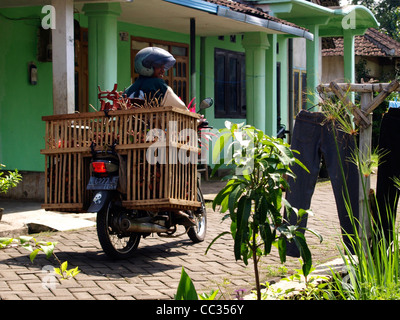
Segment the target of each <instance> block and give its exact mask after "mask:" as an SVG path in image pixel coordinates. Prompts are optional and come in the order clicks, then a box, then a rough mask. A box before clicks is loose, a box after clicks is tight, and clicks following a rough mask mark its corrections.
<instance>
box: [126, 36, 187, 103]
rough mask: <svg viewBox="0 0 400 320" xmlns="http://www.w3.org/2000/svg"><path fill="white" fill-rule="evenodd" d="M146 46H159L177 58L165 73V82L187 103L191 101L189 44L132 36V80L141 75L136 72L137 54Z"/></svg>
mask: <svg viewBox="0 0 400 320" xmlns="http://www.w3.org/2000/svg"><path fill="white" fill-rule="evenodd" d="M146 47H159V48H162V49H165V50H167V51H168V52H170V53H171V54H172V55H173V56H174V58H175V59H176V63H175V65H174V66H173V68H171V69H170V70H168V71H167V72H166V73H165V76H164V80H165V82H166V83H167V84H168V85H169V86H170V87H171V88H172V89H173V90H174V92H175V93H176V94H177V95H178V97H180V98H181V99H182V101H183V102H185V104H186V105H187V104H188V103H189V101H188V100H189V49H188V45H186V44H183V43H175V42H168V41H161V40H153V39H145V38H139V37H131V81H132V83H133V82H134V81H135V80H136V79H137V77H138V76H139V75H138V74H137V73H136V72H135V63H134V61H135V56H136V54H137V53H138V52H139V50H141V49H143V48H146Z"/></svg>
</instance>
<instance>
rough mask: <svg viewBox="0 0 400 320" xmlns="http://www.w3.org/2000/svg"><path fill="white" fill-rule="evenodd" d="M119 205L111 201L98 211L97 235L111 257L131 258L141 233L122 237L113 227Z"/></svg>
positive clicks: (104, 249)
mask: <svg viewBox="0 0 400 320" xmlns="http://www.w3.org/2000/svg"><path fill="white" fill-rule="evenodd" d="M117 214H119V213H118V210H117V207H116V206H114V205H113V202H112V201H110V202H109V203H108V205H107V206H105V207H103V209H102V210H100V211H99V212H98V213H97V223H96V224H97V236H98V238H99V242H100V245H101V247H102V248H103V251H104V252H105V254H106V255H107V256H108V257H109V258H111V259H128V258H131V257H132V256H133V255H134V254H135V251H136V249H137V247H138V245H139V242H140V237H141V235H140V234H137V233H132V234H131V235H130V236H128V237H122V236H121V234H120V233H119V232H117V231H116V230H114V229H113V227H112V221H113V219H114V218H115V216H114V215H117Z"/></svg>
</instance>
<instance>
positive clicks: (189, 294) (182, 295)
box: [175, 267, 218, 300]
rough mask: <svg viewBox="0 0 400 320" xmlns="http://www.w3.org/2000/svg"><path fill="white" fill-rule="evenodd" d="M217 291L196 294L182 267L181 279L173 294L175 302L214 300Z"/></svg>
mask: <svg viewBox="0 0 400 320" xmlns="http://www.w3.org/2000/svg"><path fill="white" fill-rule="evenodd" d="M217 294H218V290H213V291H211V293H210V294H206V293H203V294H198V293H197V291H196V288H195V287H194V284H193V282H192V279H190V277H189V275H188V274H187V273H186V271H185V269H184V268H183V267H182V272H181V279H180V281H179V284H178V289H177V291H176V294H175V300H199V299H200V300H215V299H216V296H217Z"/></svg>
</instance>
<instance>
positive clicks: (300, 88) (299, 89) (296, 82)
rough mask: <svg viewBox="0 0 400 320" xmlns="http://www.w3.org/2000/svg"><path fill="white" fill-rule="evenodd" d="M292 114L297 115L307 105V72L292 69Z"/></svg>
mask: <svg viewBox="0 0 400 320" xmlns="http://www.w3.org/2000/svg"><path fill="white" fill-rule="evenodd" d="M293 89H294V97H293V115H294V116H297V114H298V113H299V112H300V110H301V109H306V107H307V72H305V71H300V70H294V71H293Z"/></svg>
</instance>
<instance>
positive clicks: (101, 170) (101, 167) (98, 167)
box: [92, 162, 107, 173]
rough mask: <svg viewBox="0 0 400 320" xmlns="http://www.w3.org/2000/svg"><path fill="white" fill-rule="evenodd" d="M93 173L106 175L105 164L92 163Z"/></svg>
mask: <svg viewBox="0 0 400 320" xmlns="http://www.w3.org/2000/svg"><path fill="white" fill-rule="evenodd" d="M92 168H93V171H94V172H96V173H106V172H107V169H106V164H105V163H104V162H92Z"/></svg>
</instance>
